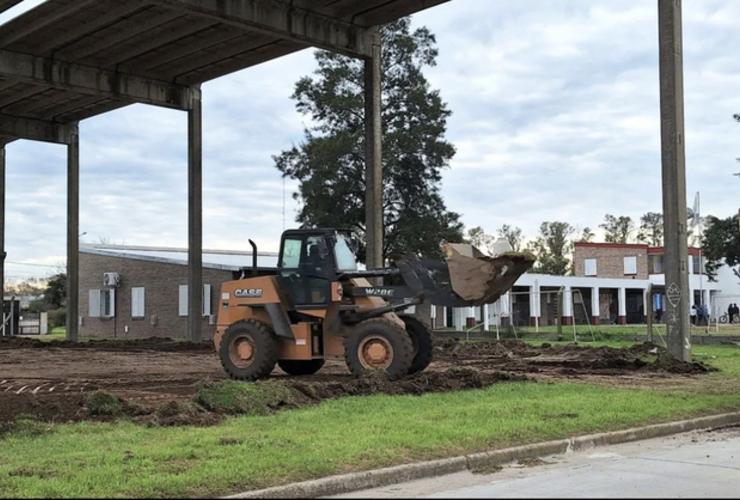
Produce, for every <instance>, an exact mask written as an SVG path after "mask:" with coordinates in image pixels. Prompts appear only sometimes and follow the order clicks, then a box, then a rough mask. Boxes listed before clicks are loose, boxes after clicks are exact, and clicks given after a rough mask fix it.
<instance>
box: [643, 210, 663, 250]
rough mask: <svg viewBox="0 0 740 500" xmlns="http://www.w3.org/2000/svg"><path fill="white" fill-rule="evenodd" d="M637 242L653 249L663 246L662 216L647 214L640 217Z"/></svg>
mask: <svg viewBox="0 0 740 500" xmlns="http://www.w3.org/2000/svg"><path fill="white" fill-rule="evenodd" d="M637 241H640V242H643V243H647V244H648V245H650V246H653V247H660V246H663V214H662V213H659V212H648V213H646V214H644V215H642V216H641V217H640V229H639V230H638V232H637Z"/></svg>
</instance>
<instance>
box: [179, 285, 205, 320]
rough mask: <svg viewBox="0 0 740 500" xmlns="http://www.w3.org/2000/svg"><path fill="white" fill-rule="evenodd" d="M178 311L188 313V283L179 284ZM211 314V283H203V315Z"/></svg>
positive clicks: (181, 313) (182, 313)
mask: <svg viewBox="0 0 740 500" xmlns="http://www.w3.org/2000/svg"><path fill="white" fill-rule="evenodd" d="M178 299H179V300H178V313H179V315H180V316H187V315H188V285H180V292H179V295H178ZM210 315H211V285H203V316H210Z"/></svg>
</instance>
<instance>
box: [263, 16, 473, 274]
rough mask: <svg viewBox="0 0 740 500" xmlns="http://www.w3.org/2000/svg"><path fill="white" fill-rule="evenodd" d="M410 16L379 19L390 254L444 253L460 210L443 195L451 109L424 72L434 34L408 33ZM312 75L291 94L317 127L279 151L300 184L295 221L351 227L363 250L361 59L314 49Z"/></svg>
mask: <svg viewBox="0 0 740 500" xmlns="http://www.w3.org/2000/svg"><path fill="white" fill-rule="evenodd" d="M410 26H411V23H410V20H409V18H403V19H400V20H398V21H396V22H394V23H391V24H388V25H386V26H383V27H382V28H381V30H380V35H381V41H382V46H383V61H382V101H383V103H382V104H383V106H382V129H383V171H384V181H383V213H384V229H385V230H384V236H385V237H384V248H383V250H384V253H385V255H386V257H388V258H391V259H394V258H397V257H399V256H402V255H404V254H406V253H415V254H421V255H426V256H440V255H441V252H440V243H441V242H443V241H449V242H461V241H462V237H463V225H462V223H461V222H460V220H459V215H458V214H457V213H454V212H450V211H448V210H447V208H446V207H445V204H444V201H443V200H442V197H441V195H440V191H439V186H440V182H441V179H442V178H441V171H442V169H444V168H447V167H448V166H449V162H450V160H451V159H452V157H453V156H454V155H455V148H454V147H453V146H452V144H450V143H449V142H447V141H446V140H445V139H444V134H445V131H446V127H447V125H446V124H447V118H448V117H449V116H450V115H451V112H450V111H449V110H448V109H447V105H446V104H445V103H444V102H443V101H442V98H441V97H440V94H439V91H437V90H432V89H431V88H430V85H429V83H428V82H427V79H426V78H425V77H424V75H423V73H422V70H423V69H424V68H425V67H427V66H434V65H435V59H436V57H437V48H436V39H435V37H434V35H433V34H432V33H430V32H429V30H428V29H427V28H419V29H417V30H415V31H413V32H412V31H411V27H410ZM315 57H316V61H317V62H318V69H317V70H316V71H315V75H316V76H315V78H313V77H303V78H301V79H300V80H299V81H298V83H297V84H296V86H295V92H294V93H293V96H292V98H293V99H294V100H295V101H296V109H297V110H298V111H299V112H300V113H301V114H303V115H310V116H311V117H312V118H313V120H314V122H315V125H314V126H313V127H311V128H309V129H306V130H305V138H304V140H303V142H302V143H301V144H299V145H298V146H296V147H293V148H291V149H289V150H287V151H283V152H282V153H281V154H280V155H278V156H275V157H273V159H274V161H275V166H276V167H277V169H278V170H280V171H281V172H282V174H283V176H284V177H290V178H292V179H296V180H298V181H299V187H298V192H297V193H295V194H294V195H293V196H294V198H295V199H297V200H298V201H300V202H301V209H300V211H299V213H298V216H297V221H298V222H300V223H303V224H307V225H309V226H311V225H315V226H328V227H345V228H349V229H352V230H353V231H354V232H355V234H356V235H357V236H358V237H360V239H361V240H362V242H360V243H359V245H358V247H359V248H358V250H359V255H358V257H359V258H360V259H361V260H364V257H365V245H364V237H365V127H364V124H365V110H364V92H363V88H364V87H363V86H364V65H363V62H362V61H360V60H358V59H353V58H350V57H347V56H344V55H340V54H337V53H334V52H328V51H323V50H319V51H317V52H316V53H315Z"/></svg>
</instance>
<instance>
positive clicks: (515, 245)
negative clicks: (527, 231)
mask: <svg viewBox="0 0 740 500" xmlns="http://www.w3.org/2000/svg"><path fill="white" fill-rule="evenodd" d="M498 236H499V238H506V240H507V241H508V242H509V245H511V249H512V251H514V252H519V251H521V249H522V242H523V241H524V236H523V235H522V230H521V228H519V227H511V226H509V225H508V224H504V225H503V226H501V229H499V230H498Z"/></svg>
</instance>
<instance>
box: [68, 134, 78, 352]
mask: <svg viewBox="0 0 740 500" xmlns="http://www.w3.org/2000/svg"><path fill="white" fill-rule="evenodd" d="M79 303H80V132H79V128H77V127H75V128H74V131H73V133H72V134H70V137H69V144H68V145H67V340H68V341H70V342H77V339H78V337H79V335H78V334H79V324H80V320H79V318H80V308H79Z"/></svg>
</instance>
